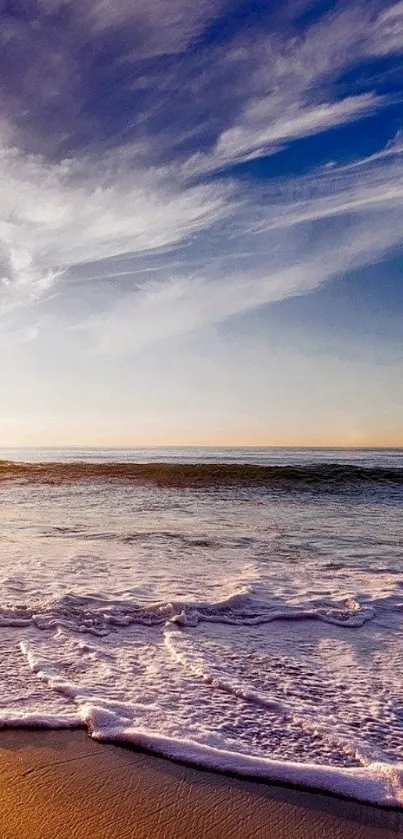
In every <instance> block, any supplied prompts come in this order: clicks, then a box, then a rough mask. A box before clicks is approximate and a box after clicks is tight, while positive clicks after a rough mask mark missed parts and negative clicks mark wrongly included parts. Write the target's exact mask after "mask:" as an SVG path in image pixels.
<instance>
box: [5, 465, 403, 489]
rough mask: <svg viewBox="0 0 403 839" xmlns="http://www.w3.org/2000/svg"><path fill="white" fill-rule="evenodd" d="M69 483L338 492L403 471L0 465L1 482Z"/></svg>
mask: <svg viewBox="0 0 403 839" xmlns="http://www.w3.org/2000/svg"><path fill="white" fill-rule="evenodd" d="M13 480H14V481H15V480H18V481H23V482H24V483H44V484H55V485H58V484H69V483H76V482H93V481H129V482H137V483H138V484H151V485H154V486H160V487H174V488H175V487H176V488H181V487H206V488H212V487H217V488H219V487H227V486H228V487H231V486H238V487H242V486H244V487H252V486H256V487H265V486H267V487H274V488H276V487H278V488H292V487H301V488H304V487H306V488H310V487H311V488H316V487H317V488H324V489H325V488H328V489H331V488H332V487H336V488H339V487H340V488H341V487H343V486H345V487H350V486H357V485H362V484H393V485H398V486H402V485H403V469H399V468H390V467H366V466H357V465H352V464H350V465H346V464H339V463H321V464H312V465H305V466H258V465H250V464H239V463H197V464H188V463H115V462H113V463H112V462H110V463H85V462H76V463H17V462H14V461H6V460H2V461H0V482H1V481H13Z"/></svg>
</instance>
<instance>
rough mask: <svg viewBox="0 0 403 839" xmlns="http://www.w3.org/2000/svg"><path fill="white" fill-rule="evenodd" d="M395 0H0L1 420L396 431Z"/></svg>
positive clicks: (399, 84)
mask: <svg viewBox="0 0 403 839" xmlns="http://www.w3.org/2000/svg"><path fill="white" fill-rule="evenodd" d="M402 68H403V2H401V0H400V2H379V1H378V0H366V2H357V0H350V2H330V0H326V1H325V0H323V1H322V0H316V2H315V0H289V2H286V0H282V2H276V0H274V2H273V0H271V2H269V0H266V2H263V0H256V2H254V0H249V2H244V1H243V0H242V1H241V0H231V2H228V0H199V2H197V3H195V2H194V0H114V2H112V0H86V2H82V0H80V2H78V0H32V2H31V3H29V4H27V3H26V2H22V0H8V2H6V3H4V4H2V6H1V10H0V73H1V85H0V101H1V109H0V178H1V191H0V376H1V383H2V386H1V391H2V396H1V412H0V437H1V439H2V442H3V445H20V444H21V445H25V444H32V445H35V444H39V445H43V444H49V445H52V444H63V443H64V444H83V445H85V444H93V445H96V444H99V445H102V444H105V445H131V444H132V445H147V444H158V443H160V444H169V443H173V444H181V443H189V444H203V443H205V444H215V443H216V444H225V443H227V444H236V443H243V444H250V445H253V444H259V445H261V444H301V445H304V444H306V445H315V444H317V445H327V444H335V445H371V444H376V445H388V444H399V443H400V444H403V369H402V367H403V365H402V355H403V352H402V347H403V341H402V336H403V294H402V267H403V260H402V241H403V206H402V205H403V179H402V174H403V165H402V160H403V158H402V154H403V102H402V96H403V73H402Z"/></svg>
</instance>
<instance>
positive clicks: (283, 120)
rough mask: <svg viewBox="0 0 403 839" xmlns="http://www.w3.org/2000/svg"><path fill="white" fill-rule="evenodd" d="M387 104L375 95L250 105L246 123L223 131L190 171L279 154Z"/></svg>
mask: <svg viewBox="0 0 403 839" xmlns="http://www.w3.org/2000/svg"><path fill="white" fill-rule="evenodd" d="M384 105H385V97H381V96H375V95H373V94H362V95H361V96H349V97H346V98H345V99H342V100H341V101H340V102H323V103H322V104H320V105H304V104H300V103H292V104H290V105H288V106H286V105H285V103H284V102H281V100H280V102H279V101H276V100H275V99H274V100H273V99H272V98H270V99H269V100H260V101H259V102H254V103H253V105H251V106H249V107H248V108H247V109H246V110H245V113H244V118H243V122H241V123H238V124H237V125H236V126H235V127H233V128H229V129H228V130H227V131H224V132H223V133H222V134H221V136H220V138H219V140H218V142H217V145H216V147H215V150H214V152H213V153H212V154H210V155H206V156H195V157H194V158H193V160H190V161H188V163H187V168H188V169H189V170H191V169H192V166H194V169H195V170H196V171H197V170H199V171H200V169H201V170H202V171H203V170H204V171H206V170H207V171H208V170H214V169H222V168H224V167H225V166H228V165H229V164H234V163H238V162H240V161H243V160H250V159H251V158H254V157H262V156H264V155H267V154H270V153H273V152H275V151H278V147H279V145H280V144H281V145H283V143H284V142H285V141H290V140H293V139H297V138H301V137H308V136H310V135H312V134H318V133H319V132H321V131H327V130H329V128H335V127H336V126H339V125H343V124H345V123H348V122H353V121H355V120H358V119H361V118H362V117H363V116H367V115H368V114H371V113H374V112H375V111H376V110H377V109H378V108H381V107H383V106H384Z"/></svg>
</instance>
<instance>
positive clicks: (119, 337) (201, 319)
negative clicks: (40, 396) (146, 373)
mask: <svg viewBox="0 0 403 839" xmlns="http://www.w3.org/2000/svg"><path fill="white" fill-rule="evenodd" d="M398 218H399V214H398V213H395V214H394V213H392V212H391V213H390V214H389V216H388V219H387V222H388V224H386V225H385V226H383V225H381V224H380V223H379V222H380V219H379V216H374V217H373V221H372V223H371V224H368V223H367V221H366V220H363V219H361V218H359V219H357V220H356V222H355V223H354V224H353V225H350V226H349V227H344V228H343V229H342V230H341V231H340V230H339V231H338V232H337V231H334V230H329V231H328V232H327V234H326V235H324V236H322V238H321V239H320V240H319V243H318V244H317V246H316V248H313V247H312V246H310V245H309V243H307V245H306V248H305V251H304V252H300V253H299V257H298V259H297V260H293V258H292V256H290V255H289V254H290V253H292V250H293V246H292V241H291V240H290V243H289V246H288V243H287V241H286V242H285V248H284V249H283V253H282V254H281V260H282V263H283V264H282V265H281V266H280V267H279V266H278V264H277V263H278V254H276V253H275V249H274V252H273V254H271V253H270V250H269V249H268V256H267V265H266V266H264V265H261V267H260V271H258V270H255V271H251V270H250V269H249V270H248V269H247V268H245V270H244V271H242V272H239V273H235V274H234V273H232V274H229V275H224V276H222V275H221V276H220V275H219V274H218V273H217V272H215V273H214V269H211V266H210V271H209V272H208V274H207V275H206V274H205V273H204V274H203V273H202V272H199V273H198V274H196V275H193V276H191V277H189V276H188V277H185V276H182V277H179V278H178V277H171V278H170V279H166V280H165V281H163V282H161V281H155V282H146V283H144V284H143V285H142V286H140V287H139V288H138V289H137V291H136V293H134V294H126V295H125V296H124V297H122V298H120V299H119V300H118V301H117V302H116V303H115V304H114V305H113V306H112V307H111V308H110V309H109V310H108V312H107V313H106V314H105V313H104V314H103V315H102V316H94V317H90V318H89V319H87V321H86V322H84V323H83V324H82V325H81V327H80V329H81V330H82V331H83V332H84V333H85V334H86V335H87V337H88V338H89V343H90V345H91V346H92V347H93V348H95V350H96V352H101V353H105V354H106V355H112V356H113V355H114V354H117V355H119V354H130V353H133V352H137V351H139V350H142V349H143V348H144V347H146V346H148V345H151V344H154V343H159V342H161V341H166V340H167V339H172V338H176V337H177V336H180V335H183V334H187V333H190V332H192V331H194V330H197V329H201V328H204V327H206V326H209V325H211V324H217V323H220V322H222V321H225V320H227V319H228V318H230V317H233V316H235V315H241V314H244V313H246V312H248V311H250V310H252V309H255V308H258V307H260V306H262V305H266V304H268V303H273V302H276V301H279V300H283V299H285V298H287V297H291V296H295V295H298V294H305V293H307V292H309V291H312V290H313V289H315V288H317V287H318V286H319V285H321V284H322V283H324V282H326V281H328V280H329V279H330V278H331V277H334V276H336V275H337V274H340V273H341V272H345V271H348V270H350V269H352V268H354V267H357V266H359V265H363V264H365V263H366V262H369V261H371V260H373V259H377V258H379V257H380V255H381V254H382V252H384V251H385V250H387V249H388V248H390V247H393V246H394V245H395V244H396V241H399V239H400V238H401V233H400V234H399V232H397V223H398ZM270 241H271V242H272V240H268V245H269V243H270Z"/></svg>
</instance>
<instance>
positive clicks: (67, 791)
mask: <svg viewBox="0 0 403 839" xmlns="http://www.w3.org/2000/svg"><path fill="white" fill-rule="evenodd" d="M0 746H1V749H0V773H1V782H0V836H1V837H2V839H17V837H18V839H84V837H85V839H118V838H119V839H129V837H134V838H135V839H170V837H180V836H183V837H184V839H225V837H230V839H241V837H242V839H263V837H264V839H396V837H403V812H398V811H394V810H382V809H381V808H378V807H372V806H369V805H364V804H357V803H356V802H353V801H345V800H341V799H337V798H332V797H330V796H326V795H322V794H315V793H310V792H302V791H299V790H294V789H290V788H286V787H279V786H274V785H270V784H264V783H255V782H250V781H245V780H241V779H237V778H232V777H228V776H224V775H219V774H215V773H212V772H205V771H201V770H197V769H192V768H189V767H187V766H183V765H179V764H175V763H171V762H170V761H167V760H163V759H161V758H157V757H153V756H150V755H146V754H143V753H141V752H137V751H134V750H132V749H125V748H119V747H116V746H109V745H100V744H98V743H95V742H94V741H92V740H91V739H90V738H89V737H88V736H87V735H86V734H85V732H84V731H11V730H5V731H2V732H0Z"/></svg>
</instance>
